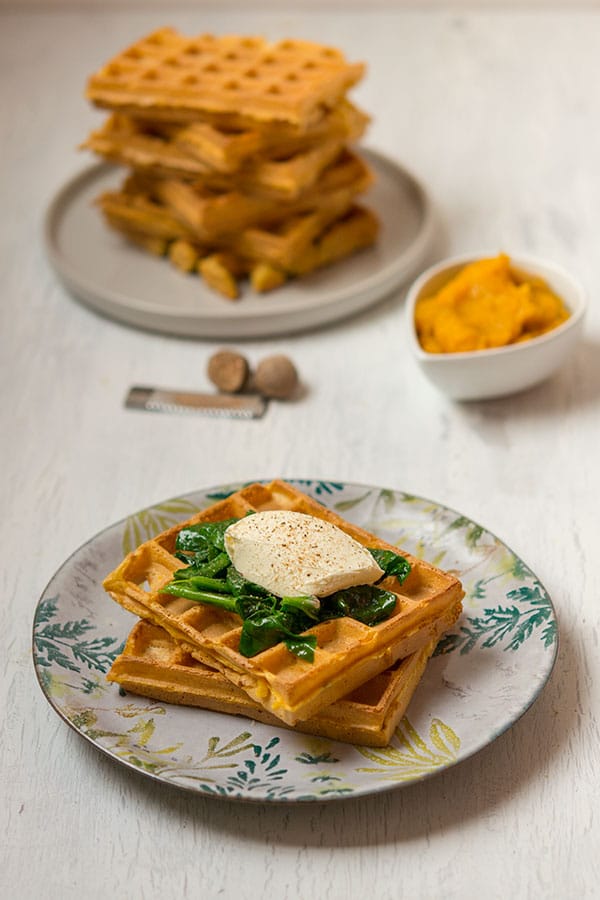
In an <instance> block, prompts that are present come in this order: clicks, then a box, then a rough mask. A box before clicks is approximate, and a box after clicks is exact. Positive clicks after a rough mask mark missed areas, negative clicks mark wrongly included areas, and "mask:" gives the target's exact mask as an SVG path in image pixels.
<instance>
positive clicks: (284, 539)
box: [225, 510, 384, 597]
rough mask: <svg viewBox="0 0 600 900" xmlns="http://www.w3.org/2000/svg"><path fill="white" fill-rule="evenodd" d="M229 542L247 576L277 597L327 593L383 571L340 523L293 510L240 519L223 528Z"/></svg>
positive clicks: (232, 555)
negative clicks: (340, 526) (342, 528)
mask: <svg viewBox="0 0 600 900" xmlns="http://www.w3.org/2000/svg"><path fill="white" fill-rule="evenodd" d="M225 548H226V550H227V552H228V554H229V556H230V558H231V561H232V563H233V565H234V566H235V568H236V569H237V570H238V572H240V574H241V575H243V576H244V578H246V579H247V580H248V581H252V582H254V583H255V584H258V585H260V586H261V587H263V588H265V589H266V590H268V591H271V593H273V594H275V595H276V596H277V597H299V596H309V595H311V596H315V597H326V596H327V595H328V594H332V593H333V592H334V591H339V590H342V589H343V588H348V587H352V586H354V585H358V584H373V582H375V581H378V580H379V579H380V578H381V577H382V575H383V574H384V573H383V570H382V569H381V568H380V567H379V566H378V565H377V563H376V562H375V560H374V558H373V557H372V556H371V554H370V553H369V551H368V550H367V549H366V548H365V547H363V546H362V544H359V543H358V541H356V540H354V538H352V537H350V535H348V534H346V533H345V532H344V531H342V530H341V528H338V527H337V526H336V525H333V524H332V523H331V522H327V521H325V520H324V519H318V518H316V517H315V516H309V515H307V514H306V513H299V512H293V511H291V510H265V511H264V512H258V513H254V514H253V515H249V516H246V517H245V518H243V519H240V520H239V521H238V522H235V523H234V524H233V525H230V526H229V528H228V529H227V531H226V532H225Z"/></svg>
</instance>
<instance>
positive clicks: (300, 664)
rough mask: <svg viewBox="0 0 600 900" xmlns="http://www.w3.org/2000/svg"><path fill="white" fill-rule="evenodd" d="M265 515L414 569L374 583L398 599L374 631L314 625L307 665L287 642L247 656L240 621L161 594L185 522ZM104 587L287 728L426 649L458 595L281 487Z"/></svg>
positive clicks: (251, 493) (163, 543) (156, 546)
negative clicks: (298, 520) (192, 529)
mask: <svg viewBox="0 0 600 900" xmlns="http://www.w3.org/2000/svg"><path fill="white" fill-rule="evenodd" d="M271 509H284V510H294V511H297V512H302V513H306V514H308V515H311V516H315V517H316V518H319V519H324V520H326V521H328V522H330V523H332V524H334V525H337V526H338V527H339V528H340V529H341V530H342V531H344V532H346V533H347V534H349V535H350V536H351V537H353V538H354V539H355V540H356V541H358V542H359V543H360V544H362V545H363V546H365V547H369V548H380V549H390V550H392V551H394V552H396V553H398V552H400V553H401V554H402V556H404V557H405V558H406V559H407V560H408V561H409V563H410V565H411V570H410V573H409V575H408V577H407V578H406V579H405V580H404V581H403V582H402V584H401V585H400V584H399V583H398V582H397V581H396V579H395V578H386V579H385V581H384V582H383V583H382V584H381V585H380V586H381V587H383V588H385V589H387V590H389V591H391V592H392V593H394V594H395V595H396V598H397V599H396V604H395V607H394V610H393V612H392V614H391V615H390V616H389V618H387V619H386V620H385V621H383V622H380V623H379V624H376V625H373V626H370V625H365V624H363V623H362V622H359V621H357V620H355V619H352V618H349V617H344V618H337V619H331V620H329V621H324V622H320V623H319V624H317V625H315V626H314V627H313V628H311V629H310V630H309V633H310V634H313V635H314V636H315V638H316V644H317V646H316V649H315V651H314V661H313V662H309V661H307V660H306V659H301V658H299V657H298V656H295V655H294V654H292V653H291V652H290V651H289V650H288V649H287V647H286V646H285V645H284V644H283V643H278V644H276V645H275V646H273V647H270V648H269V649H267V650H264V651H262V652H259V653H257V654H256V655H255V656H252V657H246V656H243V655H242V654H241V653H240V650H239V644H240V635H241V624H242V623H241V619H240V617H239V616H238V615H237V614H236V613H233V612H229V611H225V610H222V609H219V608H216V607H214V606H209V605H208V604H203V603H195V602H193V601H190V600H187V599H184V598H183V597H175V596H171V595H170V594H167V593H164V588H165V587H166V586H167V585H168V584H169V582H170V581H171V580H172V578H173V573H174V572H175V571H176V570H178V569H180V568H182V567H183V565H184V564H183V563H182V562H181V561H180V560H179V559H178V558H177V557H176V556H175V555H174V551H175V542H176V538H177V534H178V533H179V531H180V530H181V529H182V527H184V525H192V524H197V523H200V522H218V521H223V520H225V519H230V518H242V517H244V516H245V515H246V514H247V513H249V512H257V511H262V510H271ZM104 587H105V589H106V590H107V591H108V593H109V594H110V595H111V596H112V597H113V599H114V600H116V601H117V602H118V603H120V604H121V605H122V606H123V607H125V608H126V609H128V610H130V612H132V613H134V614H135V615H137V616H139V617H140V618H142V619H145V620H148V621H150V622H152V623H154V624H155V625H159V626H161V627H162V628H164V629H165V630H166V631H167V632H168V634H169V635H170V636H171V637H173V638H174V639H175V640H176V641H177V642H178V643H179V644H181V645H182V646H183V647H184V649H185V650H186V651H187V652H189V653H190V654H191V655H192V656H193V657H194V658H195V659H197V660H199V661H200V662H201V663H204V664H205V665H208V666H210V667H211V668H216V669H218V670H219V671H220V672H221V673H222V674H223V675H224V676H225V677H226V678H227V679H228V680H229V681H230V682H231V683H233V684H234V685H236V686H237V687H239V688H240V689H241V690H243V691H245V692H246V694H248V696H249V697H250V698H252V699H253V700H254V701H255V702H256V703H258V704H259V705H260V706H261V707H262V708H264V709H266V710H268V711H269V712H270V713H272V714H273V715H274V716H276V717H277V718H278V719H281V720H282V721H284V722H286V723H287V724H289V725H294V724H295V723H297V722H299V721H302V720H306V719H308V718H310V717H312V716H314V715H315V714H316V713H318V712H319V711H320V710H322V709H324V708H325V707H327V706H329V705H330V704H332V703H334V702H335V701H337V700H339V699H340V698H341V697H344V696H346V695H347V694H349V693H350V692H352V691H353V690H355V689H356V688H358V687H359V686H360V685H362V684H364V683H365V682H367V681H369V680H370V679H371V678H373V677H375V676H376V675H378V674H380V673H381V672H383V671H385V670H386V669H388V668H389V667H390V666H391V665H393V664H394V663H395V662H396V661H397V660H399V659H404V658H405V657H408V656H410V655H411V654H413V653H416V652H418V651H420V650H422V649H423V648H424V647H426V646H427V645H428V644H430V642H431V641H432V640H433V639H434V638H437V637H438V636H439V634H440V620H441V619H443V620H444V622H445V627H446V628H447V627H449V626H450V625H451V624H452V622H454V621H455V619H456V618H457V617H458V615H459V613H460V609H461V603H460V601H461V598H462V596H463V591H462V587H461V584H460V582H459V581H458V580H457V579H456V578H455V577H454V576H453V575H451V574H448V573H445V572H442V571H441V570H439V569H437V568H436V567H434V566H432V565H430V564H429V563H427V562H424V561H423V560H420V559H416V558H414V557H412V556H410V555H409V554H407V553H404V552H402V551H399V549H398V548H397V547H394V546H392V545H390V544H387V543H386V542H385V541H382V540H381V539H379V538H377V537H376V536H374V535H371V534H369V533H368V532H366V531H364V530H363V529H361V528H358V527H357V526H355V525H353V524H351V523H349V522H347V521H345V520H344V519H342V518H341V517H340V516H338V515H337V514H336V513H334V512H333V511H331V510H329V509H327V508H326V507H324V506H322V505H321V504H320V503H318V502H316V501H315V500H313V499H312V498H310V497H308V496H306V495H305V494H303V493H302V492H301V491H298V490H297V489H295V488H294V487H292V486H291V485H289V484H287V483H286V482H283V481H273V482H271V483H270V484H268V485H264V484H259V483H255V484H252V485H249V486H247V487H245V488H243V489H241V490H239V491H236V492H235V493H233V494H232V495H230V496H229V497H228V498H226V499H224V500H221V501H219V502H217V503H215V504H214V505H212V506H210V507H209V508H208V509H205V510H203V511H202V512H200V513H198V514H196V515H195V516H193V517H192V518H191V519H189V520H188V521H187V522H186V523H182V524H179V525H177V526H175V527H173V528H170V529H168V530H167V531H165V532H163V533H162V534H160V535H158V536H157V537H156V538H154V539H152V540H149V541H146V542H145V543H143V544H142V545H141V546H140V547H138V548H137V549H136V550H134V551H133V552H132V553H130V554H129V555H128V556H127V557H126V558H125V559H124V560H123V562H122V563H121V564H120V565H119V566H118V567H117V568H116V569H115V570H114V571H113V572H112V573H111V574H110V575H108V576H107V578H106V579H105V581H104Z"/></svg>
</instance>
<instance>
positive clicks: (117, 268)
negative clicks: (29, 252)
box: [45, 150, 435, 339]
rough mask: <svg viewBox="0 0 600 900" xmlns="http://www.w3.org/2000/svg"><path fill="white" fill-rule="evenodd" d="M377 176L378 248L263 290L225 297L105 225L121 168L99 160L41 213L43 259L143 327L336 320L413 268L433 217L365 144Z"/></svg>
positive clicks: (271, 331) (219, 331)
mask: <svg viewBox="0 0 600 900" xmlns="http://www.w3.org/2000/svg"><path fill="white" fill-rule="evenodd" d="M362 153H363V155H364V156H365V157H366V159H367V160H368V161H369V163H370V164H371V166H372V167H373V169H374V171H375V174H376V177H377V182H376V184H375V186H374V187H373V188H372V189H371V191H370V192H369V193H368V195H367V196H366V197H365V203H366V205H368V206H369V207H370V208H371V209H373V210H374V211H375V212H376V213H377V215H378V216H379V218H380V221H381V226H382V227H381V236H380V239H379V240H378V243H377V245H376V246H375V247H372V248H369V249H368V250H364V251H362V252H361V253H358V254H356V256H354V257H351V258H350V259H347V260H344V261H343V262H341V263H339V264H338V265H335V266H331V267H329V268H327V269H323V270H322V271H321V272H315V273H314V274H312V275H310V276H308V277H306V278H303V279H299V280H297V281H293V282H290V283H289V284H287V285H284V286H283V287H282V288H279V289H278V290H277V291H273V292H272V293H269V294H263V295H257V294H253V293H252V291H251V290H249V289H248V290H246V292H245V293H244V295H243V297H242V298H241V299H240V300H239V301H238V302H231V301H229V300H226V299H224V298H223V297H220V296H219V295H217V294H215V293H213V292H212V291H210V290H209V289H208V288H206V287H205V286H204V285H203V284H202V282H201V281H200V279H199V278H197V277H194V276H190V275H184V274H182V273H181V272H179V271H178V270H176V269H174V268H173V267H172V266H170V265H168V264H167V263H166V262H165V260H163V259H160V258H156V257H153V256H151V255H149V254H146V253H144V252H143V251H141V250H139V249H137V248H136V247H134V246H133V245H131V244H129V243H127V241H125V240H124V239H123V238H122V237H121V236H120V235H119V234H117V233H116V232H112V231H111V230H110V229H108V228H107V227H106V226H105V224H104V222H103V220H102V217H101V215H100V213H99V211H98V209H97V207H95V206H94V199H95V198H96V197H97V196H98V195H99V194H101V193H102V192H103V191H106V190H110V189H113V188H114V187H116V186H117V185H118V184H119V183H120V181H121V180H122V178H123V170H122V169H115V168H113V167H111V166H108V165H105V164H100V165H94V166H92V167H91V168H88V169H86V170H85V171H84V172H82V173H81V174H79V175H77V176H76V177H75V178H73V179H72V180H71V181H69V182H68V183H67V184H66V185H64V187H62V188H61V190H60V191H59V192H58V194H57V195H56V197H55V198H54V200H53V201H52V203H51V205H50V208H49V209H48V212H47V215H46V224H45V236H46V249H47V252H48V256H49V259H50V261H51V263H52V265H53V267H54V269H55V271H56V272H57V274H58V276H59V277H60V278H61V280H62V281H63V283H64V284H65V286H66V287H67V288H68V290H69V291H70V292H71V293H72V294H73V295H74V296H75V297H77V298H78V299H80V300H82V301H83V302H84V303H86V304H87V305H88V306H91V307H92V308H94V309H95V310H97V311H98V312H101V313H104V314H106V315H108V316H111V317H112V318H114V319H118V320H119V321H121V322H125V323H127V324H129V325H134V326H137V327H139V328H145V329H150V330H153V331H160V332H164V333H167V334H175V335H183V336H186V337H200V338H202V337H203V338H211V339H212V338H227V339H238V338H247V337H270V336H274V335H279V334H289V333H291V332H298V331H301V330H304V329H308V328H315V327H318V326H321V325H325V324H328V323H330V322H334V321H336V320H338V319H341V318H344V317H346V316H349V315H351V314H353V313H356V312H358V311H359V310H361V309H364V308H366V307H368V306H370V305H371V304H373V303H375V302H377V301H378V300H381V299H382V298H383V297H385V296H386V295H388V294H389V293H390V292H391V291H393V290H394V289H395V288H397V287H398V286H399V285H401V284H403V283H404V282H406V281H407V280H408V279H409V278H410V277H411V276H413V275H414V274H416V272H417V270H418V269H419V266H420V265H421V263H422V262H423V260H424V258H425V255H426V253H427V251H428V250H429V248H430V246H431V242H432V240H433V236H434V230H435V229H434V217H433V213H432V208H431V204H430V202H429V199H428V197H427V195H426V193H425V191H424V189H423V187H422V186H421V185H420V184H419V183H418V182H417V181H416V180H415V178H413V177H412V175H410V174H409V173H408V172H406V171H405V170H404V169H403V168H402V167H401V166H399V165H397V164H396V163H395V162H394V161H393V160H390V159H387V158H386V157H384V156H382V155H381V154H379V153H375V152H374V151H372V150H371V151H368V150H363V151H362Z"/></svg>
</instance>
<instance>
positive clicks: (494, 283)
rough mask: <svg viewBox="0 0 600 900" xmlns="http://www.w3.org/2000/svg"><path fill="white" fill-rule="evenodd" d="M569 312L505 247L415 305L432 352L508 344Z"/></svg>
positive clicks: (424, 342)
mask: <svg viewBox="0 0 600 900" xmlns="http://www.w3.org/2000/svg"><path fill="white" fill-rule="evenodd" d="M568 317H569V311H568V309H567V308H566V307H565V305H564V303H563V301H562V300H561V298H560V297H558V296H557V295H556V294H554V293H553V292H552V291H551V290H550V288H549V287H548V285H547V284H546V282H545V281H544V280H543V279H542V278H538V277H537V276H535V275H528V274H527V273H525V272H520V271H518V270H516V269H513V268H511V265H510V259H509V257H508V256H506V254H504V253H501V254H500V255H499V256H496V257H493V258H492V259H480V260H477V262H473V263H469V264H468V265H466V266H465V267H464V269H461V270H460V272H458V274H457V275H455V276H454V277H453V278H452V279H451V280H450V281H449V282H448V283H447V284H446V285H444V287H443V288H442V289H441V290H440V291H438V292H437V294H434V295H433V296H431V297H424V298H422V299H421V300H419V301H418V302H417V304H416V307H415V326H416V329H417V335H418V338H419V342H420V344H421V346H422V347H423V349H424V350H427V351H428V352H429V353H458V352H460V351H463V350H487V349H489V348H490V347H504V346H506V345H507V344H514V343H516V342H518V341H527V340H530V339H531V338H534V337H538V335H540V334H544V333H545V332H546V331H550V329H552V328H556V326H557V325H560V324H561V322H564V321H565V319H567V318H568Z"/></svg>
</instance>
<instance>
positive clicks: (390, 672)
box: [107, 617, 449, 747]
mask: <svg viewBox="0 0 600 900" xmlns="http://www.w3.org/2000/svg"><path fill="white" fill-rule="evenodd" d="M448 624H449V623H448ZM439 625H440V632H441V630H442V629H443V628H444V627H447V623H446V621H445V620H444V618H443V617H442V618H441V619H440V620H439ZM436 644H437V636H434V637H433V638H432V640H431V641H430V642H429V643H428V644H427V645H425V646H424V647H423V648H422V649H421V650H418V651H417V652H416V653H413V654H412V655H411V656H408V657H407V658H406V659H403V660H399V661H398V662H396V663H394V665H393V666H391V667H390V668H389V669H386V671H385V672H382V673H381V674H379V675H375V677H374V678H371V680H370V681H368V682H367V683H366V684H363V685H361V686H360V687H358V688H357V689H356V690H354V691H353V692H352V693H351V694H348V695H347V696H346V697H343V698H342V699H341V700H338V701H337V703H334V704H332V705H331V706H328V707H326V708H325V709H322V710H321V711H320V712H319V713H317V714H316V715H315V716H313V717H312V718H310V719H307V720H306V721H304V722H300V723H298V724H297V725H296V726H294V727H295V730H296V731H301V732H304V733H307V734H316V735H320V736H321V737H327V738H331V739H332V740H337V741H346V742H348V743H353V744H363V745H364V746H370V747H385V746H387V745H388V744H389V742H390V739H391V737H392V734H393V733H394V730H395V728H396V726H397V725H398V723H399V721H400V719H401V718H402V716H403V715H404V713H405V711H406V708H407V707H408V704H409V703H410V700H411V698H412V695H413V693H414V691H415V688H416V687H417V685H418V683H419V681H420V680H421V677H422V675H423V672H424V671H425V668H426V665H427V661H428V659H429V657H430V656H431V654H432V653H433V651H434V649H435V647H436ZM107 679H108V680H109V681H113V682H116V683H117V684H119V685H121V687H123V688H124V689H125V690H127V691H131V693H133V694H140V695H142V696H144V697H151V698H152V699H154V700H161V701H163V702H166V703H174V704H176V705H180V706H196V707H200V708H202V709H210V710H213V711H215V712H222V713H229V714H231V715H241V716H247V717H248V718H250V719H255V720H256V721H258V722H264V723H266V724H267V725H276V726H282V725H284V726H285V723H284V722H282V721H281V720H280V719H278V718H276V717H275V716H274V715H272V714H271V713H269V712H268V711H267V710H265V709H264V708H263V707H262V706H260V705H259V704H258V703H256V702H254V701H253V700H252V699H251V698H250V697H249V696H248V695H247V694H246V693H245V692H244V691H242V690H240V688H238V687H236V686H235V685H234V684H232V683H231V682H230V681H229V680H228V679H227V678H225V677H224V676H223V675H221V673H220V672H218V671H217V669H213V668H210V667H209V666H206V665H204V664H203V663H201V662H198V660H197V659H195V658H194V657H193V656H192V655H191V653H188V651H187V650H186V649H184V647H182V646H181V645H179V644H178V643H177V642H176V641H174V640H173V638H171V637H170V636H169V634H168V633H167V632H166V631H165V630H164V629H163V628H159V627H158V626H157V625H152V624H151V623H150V622H144V621H139V622H138V623H137V624H136V625H134V627H133V629H132V631H131V632H130V634H129V637H128V638H127V641H126V643H125V647H124V649H123V652H122V653H121V654H120V656H118V657H117V659H116V660H115V661H114V663H113V665H112V667H111V669H110V671H109V673H108V675H107ZM285 727H290V726H285Z"/></svg>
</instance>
